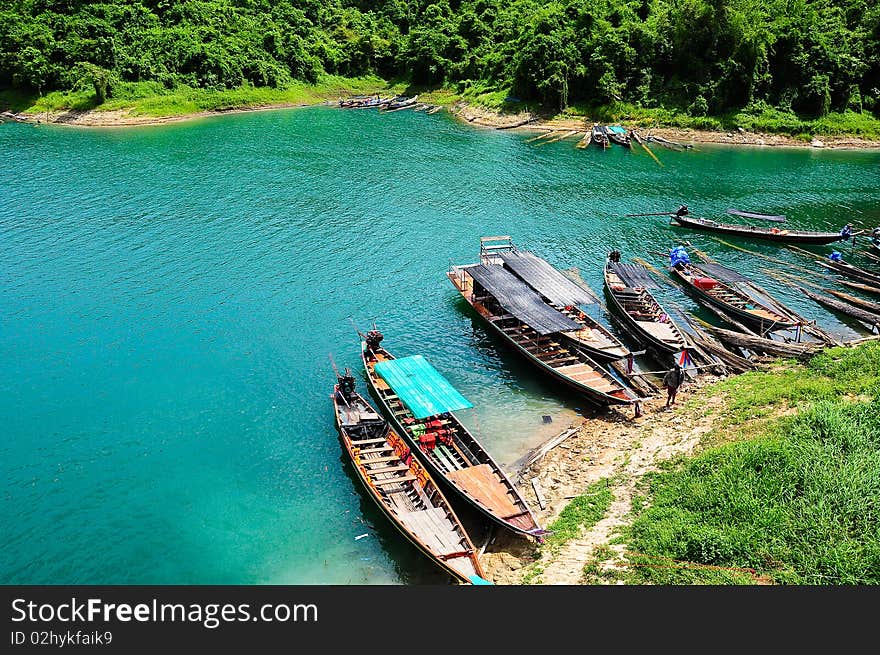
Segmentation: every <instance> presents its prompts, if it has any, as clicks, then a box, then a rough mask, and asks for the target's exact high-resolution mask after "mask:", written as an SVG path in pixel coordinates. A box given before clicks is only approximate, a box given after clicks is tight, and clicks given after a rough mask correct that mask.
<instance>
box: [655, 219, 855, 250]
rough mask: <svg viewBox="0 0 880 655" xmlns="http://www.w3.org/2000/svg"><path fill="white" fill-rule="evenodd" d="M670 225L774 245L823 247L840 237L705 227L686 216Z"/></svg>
mask: <svg viewBox="0 0 880 655" xmlns="http://www.w3.org/2000/svg"><path fill="white" fill-rule="evenodd" d="M670 225H673V226H677V227H687V228H691V229H693V230H703V231H705V232H715V233H718V234H729V235H732V236H738V237H743V238H746V239H763V240H765V241H774V242H776V243H806V244H813V245H825V244H829V243H834V242H835V241H840V235H839V234H837V233H834V232H815V233H805V232H786V231H784V230H783V231H779V232H773V231H772V230H768V229H766V228H760V227H745V228H743V227H740V226H738V225H730V224H725V223H716V224H714V225H707V224H706V223H703V222H701V221H697V220H693V219H690V218H688V217H687V216H675V217H674V219H673V221H672V222H670Z"/></svg>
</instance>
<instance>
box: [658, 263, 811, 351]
mask: <svg viewBox="0 0 880 655" xmlns="http://www.w3.org/2000/svg"><path fill="white" fill-rule="evenodd" d="M669 270H670V271H671V272H672V274H673V276H675V277H676V278H677V279H679V280H680V281H681V282H682V283H683V284H684V287H685V289H687V290H688V291H689V292H691V294H692V295H693V296H694V297H696V299H697V300H699V301H700V302H704V303H708V304H709V305H714V306H715V307H717V308H718V309H721V310H722V311H724V312H725V313H727V314H729V315H730V316H731V317H733V318H735V319H737V320H740V321H742V322H743V323H744V324H745V325H747V326H748V327H751V328H756V329H757V331H758V332H759V333H760V334H765V333H766V332H772V331H775V330H787V329H789V328H793V327H795V326H796V325H797V322H796V321H793V320H792V319H791V318H789V317H787V316H783V315H782V314H780V313H779V312H777V311H775V310H773V309H772V308H770V307H768V306H767V305H764V304H763V303H760V302H758V301H757V300H755V299H754V298H751V297H750V296H748V295H747V294H745V293H743V292H742V291H739V290H738V289H734V288H733V287H731V286H730V285H727V284H725V283H724V282H721V281H719V280H716V279H715V278H712V277H709V276H708V275H706V273H705V272H703V271H701V270H700V269H699V268H698V267H697V266H695V265H693V264H688V263H683V262H679V263H678V264H676V265H674V266H672V267H670V269H669Z"/></svg>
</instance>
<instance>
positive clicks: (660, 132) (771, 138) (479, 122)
mask: <svg viewBox="0 0 880 655" xmlns="http://www.w3.org/2000/svg"><path fill="white" fill-rule="evenodd" d="M451 113H452V114H453V115H454V116H456V118H458V119H460V120H462V121H464V122H466V123H469V124H471V125H476V126H478V127H485V128H492V129H496V130H498V129H501V130H522V131H530V132H546V131H559V132H560V135H561V134H565V133H566V132H570V131H572V130H575V131H576V132H577V134H572V135H571V136H570V137H566V138H567V139H574V138H579V137H582V136H583V135H584V134H586V133H587V130H588V129H589V126H588V123H590V125H591V124H592V121H590V120H589V119H587V118H585V117H570V118H550V119H546V118H541V117H540V116H535V115H533V114H531V113H529V112H521V113H519V114H501V113H499V112H496V111H492V110H489V109H485V108H483V107H477V106H474V105H470V104H468V103H465V102H459V103H457V104H456V108H455V109H453V110H452V111H451ZM622 125H623V126H624V127H626V128H628V129H630V128H631V129H637V130H640V131H644V135H654V136H659V137H662V138H664V139H669V140H671V141H678V142H682V143H690V144H696V143H715V144H719V145H731V146H759V147H760V146H773V147H790V148H816V149H829V150H831V149H853V150H873V149H876V148H880V140H871V139H862V138H859V137H855V136H822V137H816V138H814V139H813V141H812V142H806V141H803V140H800V139H796V138H794V137H793V136H789V135H786V134H767V133H761V132H745V131H742V130H741V131H738V132H714V131H711V130H696V129H692V128H679V127H667V126H663V127H648V128H643V127H640V126H638V125H635V124H625V123H622Z"/></svg>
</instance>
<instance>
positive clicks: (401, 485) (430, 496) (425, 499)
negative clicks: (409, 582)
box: [331, 369, 483, 583]
mask: <svg viewBox="0 0 880 655" xmlns="http://www.w3.org/2000/svg"><path fill="white" fill-rule="evenodd" d="M331 398H332V399H333V408H334V410H335V413H336V428H337V430H338V431H339V436H340V439H341V440H342V445H343V446H344V447H345V452H346V453H347V454H348V457H349V459H350V460H351V463H352V466H353V467H354V470H355V472H356V473H357V476H358V479H359V480H360V481H361V484H362V485H363V486H364V489H366V491H367V493H368V494H369V495H370V498H372V500H373V501H374V502H375V503H376V505H378V506H379V509H380V510H382V513H383V514H385V516H387V517H388V519H389V520H390V521H391V523H392V524H393V525H394V527H395V528H397V530H398V531H400V533H401V534H402V535H403V536H404V537H406V538H407V539H408V540H409V541H410V543H412V544H413V545H414V546H415V547H416V548H418V549H419V550H420V551H421V552H422V553H423V554H424V555H426V556H427V557H428V558H429V559H430V560H431V561H433V562H434V563H435V564H436V565H437V566H439V567H440V568H441V569H443V570H444V571H446V572H447V573H449V574H450V575H452V576H453V577H454V578H455V579H457V580H459V581H460V582H467V583H472V582H476V581H477V578H480V579H482V578H483V570H482V568H481V567H480V561H479V559H478V557H477V549H476V548H474V545H473V543H471V540H470V538H469V537H468V535H467V532H466V531H465V529H464V527H463V526H462V524H461V521H459V519H458V517H457V516H456V515H455V512H454V511H453V509H452V506H451V505H450V504H449V502H448V501H447V500H446V498H445V497H444V496H443V493H442V492H441V491H440V488H439V487H438V486H437V484H436V483H435V482H434V480H433V479H432V478H431V475H430V473H428V471H427V470H426V469H425V468H424V467H423V466H422V465H421V464H419V462H418V461H417V460H416V458H415V457H414V456H413V454H412V452H411V450H410V447H409V446H408V445H407V444H406V442H405V441H404V440H403V439H402V438H401V437H400V436H399V435H398V434H397V433H396V432H394V430H392V429H391V427H390V426H389V424H388V421H386V420H385V419H383V418H382V417H381V416H380V415H379V414H378V413H377V412H376V411H375V410H374V409H373V407H372V406H371V405H370V404H369V403H368V402H367V401H366V400H365V399H364V398H363V396H361V395H360V394H359V393H358V392H357V391H355V379H354V376H353V375H351V373H350V371H348V370H347V369H346V371H345V375H338V374H337V381H336V385H335V386H334V387H333V395H332V396H331Z"/></svg>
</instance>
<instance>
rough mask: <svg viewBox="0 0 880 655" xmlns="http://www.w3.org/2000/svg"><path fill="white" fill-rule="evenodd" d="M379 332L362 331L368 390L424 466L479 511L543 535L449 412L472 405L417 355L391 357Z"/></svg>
mask: <svg viewBox="0 0 880 655" xmlns="http://www.w3.org/2000/svg"><path fill="white" fill-rule="evenodd" d="M381 341H382V334H381V333H380V332H379V331H378V330H375V329H373V330H371V331H370V332H368V333H367V334H365V335H361V354H362V357H363V363H364V369H365V370H366V373H367V380H368V381H369V384H370V392H371V393H372V394H373V396H374V397H375V398H376V401H377V402H378V403H379V406H380V408H381V409H382V411H383V412H384V413H385V415H386V416H387V417H388V420H389V421H390V422H391V424H392V425H393V426H394V427H395V429H396V430H397V431H398V432H399V433H400V434H401V435H402V436H403V437H404V438H405V439H406V441H407V442H408V444H409V446H410V448H411V449H412V450H413V452H415V453H416V454H417V455H418V457H419V458H420V459H421V460H422V461H423V462H424V463H425V465H426V466H427V468H428V469H430V471H431V472H432V473H433V474H434V475H435V476H437V477H438V478H440V479H443V480H445V481H446V482H447V483H448V485H449V486H450V487H451V488H452V489H453V490H454V491H455V492H457V493H458V495H459V496H460V497H461V498H462V499H464V500H465V501H466V502H467V503H469V504H470V505H471V506H472V507H474V508H476V509H477V510H478V511H479V512H480V513H481V514H483V515H484V516H485V517H487V518H489V519H490V520H492V521H494V522H495V523H497V524H499V525H502V526H504V527H506V528H508V529H510V530H512V531H513V532H516V533H519V534H522V535H528V536H531V537H535V538H536V539H538V540H542V539H543V535H546V534H548V533H547V531H546V530H544V529H543V528H542V527H541V526H540V525H539V524H538V520H537V518H536V517H535V515H534V514H533V513H532V510H531V509H530V508H529V506H528V504H527V503H526V501H525V500H524V499H523V496H522V494H521V493H520V491H519V490H518V489H517V487H516V485H514V483H513V482H512V481H511V480H510V479H509V478H508V476H507V474H505V473H504V470H503V469H502V468H501V467H500V466H499V465H498V464H497V463H496V462H495V460H493V459H492V457H491V455H489V453H488V452H487V451H486V449H485V448H484V447H483V446H482V445H481V444H480V442H479V441H478V440H477V438H476V437H475V436H474V435H473V434H472V433H471V432H470V431H469V430H468V429H467V428H466V427H465V426H464V424H463V423H462V422H461V421H460V420H459V419H458V417H456V415H455V414H454V413H453V412H454V411H456V410H459V409H467V408H469V407H472V405H471V404H470V402H468V401H467V400H466V399H465V398H464V397H463V396H462V395H461V394H460V393H458V392H457V391H456V390H455V389H454V388H453V387H452V385H450V384H449V382H448V381H447V380H446V379H445V378H444V377H443V376H442V375H440V373H439V372H438V371H437V370H436V369H435V368H434V367H433V366H431V365H430V364H429V363H428V362H427V360H425V358H424V357H422V356H421V355H415V356H413V357H402V358H399V359H398V358H395V357H394V356H393V355H392V354H391V353H389V352H388V351H387V350H386V349H385V348H384V347H383V346H382V345H381Z"/></svg>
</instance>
